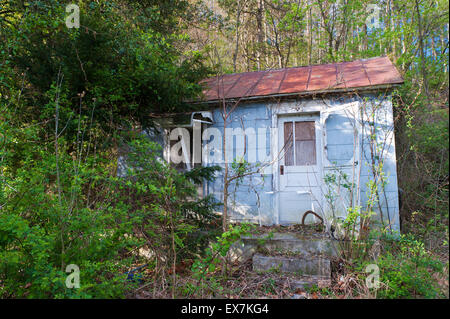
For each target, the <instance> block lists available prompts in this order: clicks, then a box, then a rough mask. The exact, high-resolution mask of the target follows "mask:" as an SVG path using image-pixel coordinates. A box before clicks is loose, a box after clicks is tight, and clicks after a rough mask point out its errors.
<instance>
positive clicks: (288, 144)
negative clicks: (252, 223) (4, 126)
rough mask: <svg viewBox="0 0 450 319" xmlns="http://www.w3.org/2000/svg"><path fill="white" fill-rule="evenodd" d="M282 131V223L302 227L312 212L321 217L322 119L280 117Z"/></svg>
mask: <svg viewBox="0 0 450 319" xmlns="http://www.w3.org/2000/svg"><path fill="white" fill-rule="evenodd" d="M278 130H279V131H278V139H279V140H278V145H279V148H280V149H279V151H280V154H281V159H280V161H278V163H279V164H278V176H279V184H278V185H279V196H278V200H279V205H278V207H279V223H280V224H294V223H300V222H301V220H302V217H303V214H304V213H305V212H306V211H308V210H312V211H314V212H316V213H318V214H319V215H321V202H322V196H323V194H322V192H321V188H320V185H321V181H322V176H321V172H322V151H321V141H322V138H321V129H320V121H319V116H318V115H317V116H316V115H305V116H289V117H288V116H286V117H280V118H279V119H278ZM309 218H310V217H308V219H309ZM310 220H313V219H310Z"/></svg>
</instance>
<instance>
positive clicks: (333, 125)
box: [164, 57, 403, 230]
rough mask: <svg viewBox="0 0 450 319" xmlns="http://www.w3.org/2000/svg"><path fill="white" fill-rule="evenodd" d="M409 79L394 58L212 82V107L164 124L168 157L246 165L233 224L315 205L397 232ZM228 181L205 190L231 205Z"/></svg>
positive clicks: (290, 216) (272, 220) (298, 214)
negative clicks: (402, 93)
mask: <svg viewBox="0 0 450 319" xmlns="http://www.w3.org/2000/svg"><path fill="white" fill-rule="evenodd" d="M402 83H403V79H402V77H401V76H400V74H399V73H398V71H397V69H396V68H395V66H394V65H393V64H392V63H391V61H390V60H389V58H388V57H377V58H371V59H365V60H357V61H352V62H343V63H334V64H327V65H313V66H305V67H294V68H285V69H278V70H267V71H257V72H247V73H239V74H225V75H223V76H220V77H214V78H210V79H206V80H205V81H204V83H203V84H204V85H205V90H204V97H203V100H202V101H197V102H196V103H201V104H203V105H204V107H203V109H204V110H205V111H204V112H196V113H193V114H192V115H191V116H190V117H189V119H188V121H186V123H184V125H175V124H174V123H172V125H168V126H167V125H166V134H165V137H164V138H165V139H166V141H165V146H166V147H165V151H164V156H165V158H166V160H170V161H172V162H174V163H177V164H178V165H181V166H182V167H183V168H184V169H190V168H191V167H193V166H195V165H219V166H222V167H223V166H224V165H225V164H224V163H228V164H229V167H230V170H231V172H230V175H229V176H232V175H233V172H234V171H233V169H237V168H239V167H245V169H246V170H245V174H244V176H242V177H241V178H236V179H233V180H232V181H230V187H229V193H230V196H229V198H228V205H229V210H230V212H229V216H230V219H231V220H232V221H251V222H254V223H258V224H260V225H274V224H275V225H276V224H281V225H286V224H294V223H301V222H302V217H303V215H304V213H305V212H307V211H313V212H315V213H316V214H318V215H319V216H322V217H323V218H324V219H325V220H326V221H327V222H328V223H329V222H330V221H332V220H336V219H339V218H341V219H342V218H345V216H346V215H347V214H348V212H349V211H350V210H351V209H355V208H356V209H361V210H365V211H368V210H370V211H373V212H375V213H376V215H377V217H378V218H379V220H380V221H382V222H383V225H385V226H386V227H390V228H391V229H392V230H399V196H398V186H397V172H396V154H395V139H394V118H393V107H392V100H391V98H392V92H393V90H394V89H395V88H396V87H397V86H398V85H400V84H402ZM224 134H225V139H224ZM224 142H225V145H223V143H224ZM233 163H234V165H233ZM181 166H180V167H181ZM223 178H224V174H223V171H222V173H220V174H219V175H218V176H217V179H216V180H215V182H213V183H205V185H203V190H202V191H203V194H205V195H206V194H213V195H214V196H215V197H216V198H217V199H218V200H219V201H223V185H224V180H223ZM315 218H316V217H315V216H314V215H313V214H310V215H308V217H307V218H306V221H305V222H314V220H315Z"/></svg>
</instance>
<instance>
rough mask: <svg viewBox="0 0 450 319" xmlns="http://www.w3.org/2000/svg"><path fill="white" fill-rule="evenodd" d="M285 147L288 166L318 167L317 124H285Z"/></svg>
mask: <svg viewBox="0 0 450 319" xmlns="http://www.w3.org/2000/svg"><path fill="white" fill-rule="evenodd" d="M284 145H285V148H286V151H285V159H284V161H285V165H286V166H294V165H295V166H305V165H316V129H315V122H314V121H300V122H285V123H284ZM294 150H295V152H294ZM294 163H295V164H294Z"/></svg>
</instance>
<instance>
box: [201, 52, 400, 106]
mask: <svg viewBox="0 0 450 319" xmlns="http://www.w3.org/2000/svg"><path fill="white" fill-rule="evenodd" d="M202 83H203V84H204V86H205V89H204V91H203V93H204V99H203V101H216V100H218V99H223V98H224V97H225V98H226V99H238V98H256V97H269V96H280V95H294V94H302V95H305V94H314V93H318V92H328V91H346V90H348V91H350V90H354V89H357V88H371V87H373V88H374V87H380V86H387V85H393V84H401V83H403V79H402V77H401V75H400V73H399V72H398V71H397V69H396V68H395V66H394V65H393V64H392V63H391V61H390V60H389V58H388V57H377V58H371V59H364V60H357V61H352V62H341V63H333V64H323V65H312V66H304V67H296V68H286V69H279V70H266V71H257V72H247V73H236V74H225V75H223V76H220V77H214V78H209V79H206V80H204V81H202Z"/></svg>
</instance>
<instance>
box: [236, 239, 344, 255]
mask: <svg viewBox="0 0 450 319" xmlns="http://www.w3.org/2000/svg"><path fill="white" fill-rule="evenodd" d="M233 252H234V254H235V255H236V256H240V257H243V259H248V258H251V256H252V255H253V254H255V253H258V252H262V253H264V254H265V255H272V254H274V255H299V256H304V257H308V256H317V255H321V256H328V257H334V256H337V255H338V245H337V243H336V241H335V240H333V239H331V238H328V237H326V236H323V235H322V236H314V237H311V236H309V237H304V236H301V235H298V234H295V233H274V234H273V236H271V237H269V238H267V235H253V236H249V237H243V238H242V239H241V241H240V242H239V243H238V244H236V245H234V247H233Z"/></svg>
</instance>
